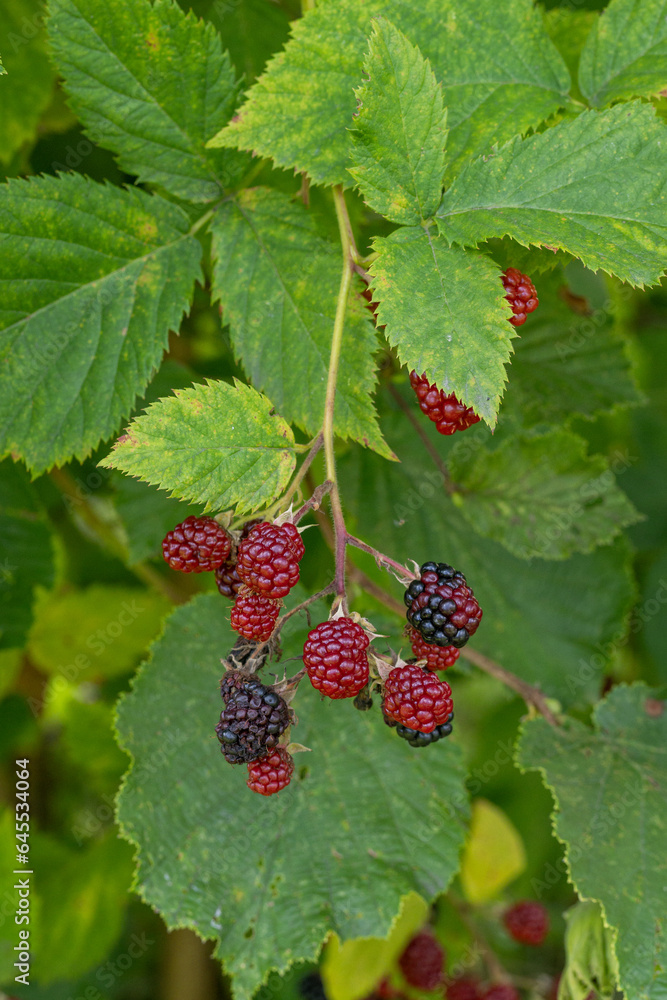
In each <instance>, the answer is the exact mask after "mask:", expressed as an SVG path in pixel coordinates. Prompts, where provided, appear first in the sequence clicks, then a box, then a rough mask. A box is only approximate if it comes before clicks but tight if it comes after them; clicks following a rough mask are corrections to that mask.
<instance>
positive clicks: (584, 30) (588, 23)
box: [544, 7, 599, 98]
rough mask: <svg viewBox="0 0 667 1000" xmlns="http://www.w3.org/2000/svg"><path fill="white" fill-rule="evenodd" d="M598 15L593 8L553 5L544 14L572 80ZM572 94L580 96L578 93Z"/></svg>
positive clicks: (575, 76)
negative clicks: (578, 8)
mask: <svg viewBox="0 0 667 1000" xmlns="http://www.w3.org/2000/svg"><path fill="white" fill-rule="evenodd" d="M598 16H599V15H598V13H597V12H596V11H594V10H573V9H572V8H570V7H554V9H553V10H548V11H546V12H545V14H544V25H545V27H546V29H547V32H548V33H549V38H550V39H551V41H552V42H553V43H554V45H555V46H556V48H557V49H558V51H559V52H560V54H561V55H562V57H563V59H564V61H565V65H566V66H567V68H568V72H569V74H570V77H571V78H572V80H576V79H577V74H578V69H579V59H580V58H581V50H582V49H583V47H584V44H585V42H586V39H587V38H588V36H589V35H590V32H591V28H592V27H593V24H594V23H595V21H596V20H597V18H598ZM574 96H577V97H579V98H581V97H582V95H580V94H578V93H575V95H574Z"/></svg>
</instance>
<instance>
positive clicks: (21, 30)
mask: <svg viewBox="0 0 667 1000" xmlns="http://www.w3.org/2000/svg"><path fill="white" fill-rule="evenodd" d="M43 16H44V14H43V5H42V3H41V0H3V4H2V17H1V18H0V52H2V61H3V64H4V69H0V75H1V76H6V79H3V80H2V81H1V82H0V136H1V137H2V139H1V140H0V163H4V164H7V163H9V161H10V160H11V159H12V157H13V156H14V154H15V153H16V151H17V150H18V149H20V147H21V146H22V145H23V144H24V143H26V142H29V141H30V140H33V139H34V138H35V135H36V132H37V124H38V122H39V119H40V117H41V115H42V112H43V111H44V110H45V109H46V107H47V105H48V103H49V101H50V100H51V96H52V94H53V86H54V83H55V79H56V74H55V70H54V69H53V67H52V65H51V63H50V62H49V57H48V54H47V48H46V32H45V31H44V28H43Z"/></svg>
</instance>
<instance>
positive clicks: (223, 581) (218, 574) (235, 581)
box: [215, 518, 261, 597]
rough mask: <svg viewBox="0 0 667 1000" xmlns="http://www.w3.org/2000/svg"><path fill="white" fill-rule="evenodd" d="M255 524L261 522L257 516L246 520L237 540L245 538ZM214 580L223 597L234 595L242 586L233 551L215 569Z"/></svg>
mask: <svg viewBox="0 0 667 1000" xmlns="http://www.w3.org/2000/svg"><path fill="white" fill-rule="evenodd" d="M256 524H261V521H259V520H258V519H257V518H255V520H254V521H246V523H245V524H244V525H243V528H242V529H241V536H240V538H239V541H240V542H241V541H243V539H244V538H247V537H248V535H249V534H250V532H251V531H252V529H253V528H254V527H255V525H256ZM215 582H216V584H217V587H218V590H219V591H220V593H221V594H222V596H223V597H236V595H237V594H238V592H239V590H240V589H241V586H242V581H241V580H240V579H239V575H238V573H237V572H236V554H235V553H233V554H232V555H230V556H229V557H228V559H227V560H226V562H224V563H223V564H222V565H221V566H218V568H217V569H216V571H215Z"/></svg>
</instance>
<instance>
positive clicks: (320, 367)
mask: <svg viewBox="0 0 667 1000" xmlns="http://www.w3.org/2000/svg"><path fill="white" fill-rule="evenodd" d="M213 255H214V268H213V287H214V291H215V294H216V295H217V296H219V297H220V300H221V302H222V308H223V316H224V319H225V322H227V323H229V324H230V328H231V336H232V342H233V344H234V349H235V351H236V353H237V355H238V356H239V358H240V360H241V362H242V363H243V366H244V368H245V370H246V372H247V374H248V376H249V378H250V379H251V380H252V383H253V385H254V386H256V388H258V389H261V390H263V391H264V392H266V393H267V394H268V396H269V397H270V399H271V400H272V402H273V403H274V404H275V405H276V407H277V408H278V410H279V411H280V413H281V414H282V415H283V416H284V417H285V419H286V420H288V421H290V422H293V423H297V424H299V426H301V427H302V428H303V429H304V430H306V431H307V432H308V433H309V434H317V432H318V431H319V429H320V427H321V426H322V418H323V414H324V398H325V395H326V387H327V374H328V371H329V355H330V353H331V336H332V332H333V326H334V320H335V317H336V301H337V296H338V288H339V284H340V269H341V267H342V257H341V252H340V245H339V244H335V243H332V242H329V241H328V240H326V239H323V238H322V236H321V235H319V234H318V231H317V226H316V224H315V220H314V219H313V217H312V214H311V213H309V212H308V211H306V209H305V208H304V207H303V206H302V205H297V204H295V203H294V202H292V201H290V199H289V197H288V196H287V195H285V194H282V193H279V192H278V191H271V190H269V189H268V188H253V189H250V190H247V191H244V192H242V193H241V194H239V196H238V197H237V198H236V199H235V200H234V201H228V202H226V203H225V204H224V205H222V206H221V207H220V209H219V210H218V212H217V213H216V216H215V220H214V222H213ZM377 348H378V342H377V337H376V335H375V331H374V330H373V326H372V323H371V321H370V313H369V311H368V309H367V308H366V303H365V302H364V301H362V300H361V297H360V296H358V295H356V294H354V293H351V295H350V302H349V305H348V315H347V319H346V326H345V332H344V337H343V349H342V352H341V357H340V368H339V373H338V384H337V392H336V411H335V420H336V422H335V430H336V433H337V434H338V435H340V437H343V438H348V437H349V438H353V439H354V440H356V441H362V442H364V443H365V444H367V445H369V446H370V447H372V448H375V449H376V450H378V451H380V452H381V453H382V454H384V455H385V456H386V457H390V455H391V452H390V451H389V450H388V448H387V446H386V444H385V443H384V441H383V440H382V436H381V434H380V431H379V429H378V426H377V416H376V414H375V410H374V408H373V403H372V400H371V393H372V391H373V389H374V386H375V365H374V362H373V352H374V351H376V350H377Z"/></svg>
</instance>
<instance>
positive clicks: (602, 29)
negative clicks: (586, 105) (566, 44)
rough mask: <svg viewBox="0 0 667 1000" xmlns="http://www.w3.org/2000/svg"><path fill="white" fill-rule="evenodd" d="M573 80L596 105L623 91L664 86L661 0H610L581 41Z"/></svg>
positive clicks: (665, 23) (666, 28) (666, 39)
mask: <svg viewBox="0 0 667 1000" xmlns="http://www.w3.org/2000/svg"><path fill="white" fill-rule="evenodd" d="M579 86H580V88H581V91H582V93H583V94H584V96H585V97H586V98H587V99H588V100H589V102H590V103H591V104H593V105H595V106H597V107H603V106H604V105H605V104H611V103H612V101H619V100H623V99H627V98H628V97H653V96H655V95H656V94H659V93H660V91H661V90H664V89H665V88H666V87H667V2H666V0H642V2H641V3H637V2H636V0H612V2H611V3H610V4H609V6H608V7H607V9H606V10H604V11H603V12H602V13H601V14H600V16H599V18H598V20H597V21H596V23H595V25H594V27H593V30H592V31H591V33H590V35H589V36H588V39H587V41H586V45H585V46H584V50H583V52H582V54H581V62H580V64H579Z"/></svg>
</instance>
